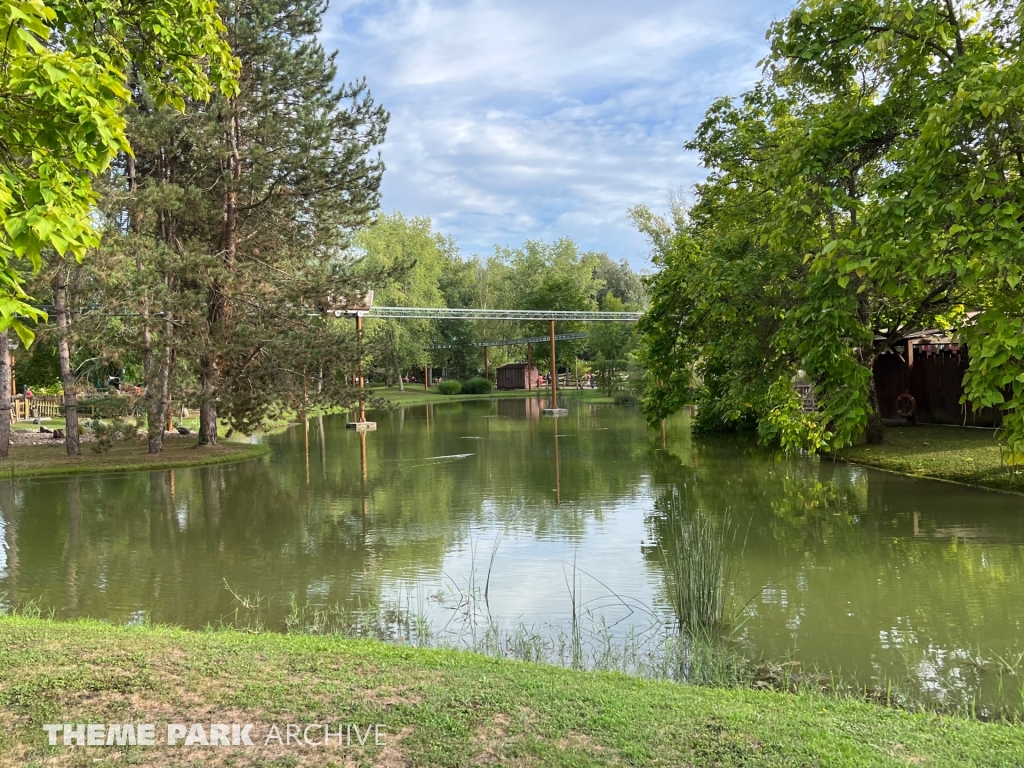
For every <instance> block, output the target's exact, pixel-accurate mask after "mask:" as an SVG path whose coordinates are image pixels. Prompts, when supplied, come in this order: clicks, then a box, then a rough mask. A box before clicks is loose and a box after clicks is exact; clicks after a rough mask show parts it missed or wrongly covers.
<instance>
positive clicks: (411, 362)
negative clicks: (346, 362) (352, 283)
mask: <svg viewBox="0 0 1024 768" xmlns="http://www.w3.org/2000/svg"><path fill="white" fill-rule="evenodd" d="M358 243H359V246H360V248H361V249H362V250H363V252H364V253H365V264H364V266H365V268H366V269H369V270H374V271H376V273H377V274H379V275H385V274H386V275H389V277H388V278H387V280H386V281H385V282H384V283H382V284H378V285H376V286H375V290H374V299H373V300H374V302H375V303H377V304H381V305H384V306H398V307H443V306H444V297H443V296H442V295H441V290H440V278H441V273H442V270H443V269H444V263H445V259H446V256H445V249H446V248H450V247H453V246H454V244H452V243H451V242H450V241H447V240H445V239H444V238H442V237H441V236H440V235H437V234H435V233H434V232H433V230H432V228H431V223H430V219H427V218H414V219H407V218H405V217H404V216H403V215H402V214H401V213H398V212H395V213H392V214H387V215H384V216H381V217H380V218H379V219H378V220H377V221H376V222H375V223H374V225H373V226H372V227H369V228H368V229H366V230H364V231H363V232H361V233H360V234H359V237H358ZM367 333H368V335H369V337H370V340H369V344H370V349H371V350H372V352H373V357H372V360H371V363H372V365H373V366H374V367H375V369H376V370H377V371H379V372H380V373H381V374H383V377H384V378H385V380H386V381H387V382H388V383H389V384H390V383H391V382H392V381H397V382H398V387H399V389H401V390H403V391H404V389H405V385H404V384H403V382H402V377H403V371H408V370H409V368H413V369H415V370H419V369H420V368H422V367H423V365H425V363H426V361H427V353H426V351H425V350H424V347H426V346H429V345H430V344H431V342H432V341H433V337H434V329H433V325H432V323H431V321H430V320H373V321H372V322H371V323H369V324H368V327H367ZM392 374H393V375H394V379H392Z"/></svg>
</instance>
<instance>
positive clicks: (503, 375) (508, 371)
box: [497, 363, 538, 389]
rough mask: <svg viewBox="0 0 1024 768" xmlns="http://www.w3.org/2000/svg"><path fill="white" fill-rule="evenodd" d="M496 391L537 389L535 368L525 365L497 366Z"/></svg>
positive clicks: (508, 364)
mask: <svg viewBox="0 0 1024 768" xmlns="http://www.w3.org/2000/svg"><path fill="white" fill-rule="evenodd" d="M497 374H498V389H537V378H538V376H537V368H536V367H535V366H532V365H527V364H526V363H506V364H505V365H501V366H498V370H497Z"/></svg>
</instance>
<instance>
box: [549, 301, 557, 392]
mask: <svg viewBox="0 0 1024 768" xmlns="http://www.w3.org/2000/svg"><path fill="white" fill-rule="evenodd" d="M549 322H550V326H549V328H550V330H551V407H552V408H557V407H558V369H557V368H555V321H554V320H551V321H549Z"/></svg>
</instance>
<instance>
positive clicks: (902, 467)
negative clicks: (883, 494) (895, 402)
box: [839, 426, 1024, 492]
mask: <svg viewBox="0 0 1024 768" xmlns="http://www.w3.org/2000/svg"><path fill="white" fill-rule="evenodd" d="M839 457H840V458H842V459H845V460H847V461H850V462H853V463H855V464H864V465H866V466H869V467H878V468H879V469H887V470H890V471H892V472H900V473H902V474H906V475H913V476H915V477H928V478H934V479H937V480H951V481H953V482H957V483H965V484H967V485H977V486H980V487H983V488H992V489H995V490H1000V491H1018V492H1024V472H1018V473H1016V474H1014V473H1012V472H1011V471H1010V469H1009V468H1008V467H1007V466H1006V464H1005V463H1004V462H1003V460H1002V454H1001V452H1000V450H999V442H998V441H997V440H996V436H995V432H994V431H993V430H988V429H963V428H960V427H939V426H917V427H888V428H886V430H885V442H883V443H882V444H881V445H858V446H854V447H852V448H847V449H845V450H843V451H842V452H841V453H840V454H839Z"/></svg>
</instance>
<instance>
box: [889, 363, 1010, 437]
mask: <svg viewBox="0 0 1024 768" xmlns="http://www.w3.org/2000/svg"><path fill="white" fill-rule="evenodd" d="M967 361H968V358H967V351H966V349H964V348H963V347H961V348H960V349H959V350H957V351H950V350H949V349H940V350H936V351H934V352H930V353H929V352H926V351H924V350H922V349H921V348H916V349H915V350H914V367H913V369H911V368H910V367H909V366H908V365H907V363H906V362H905V361H904V360H903V358H902V357H901V356H900V355H896V354H892V353H890V354H885V355H880V356H879V357H878V359H877V360H876V361H875V387H876V389H877V390H878V403H879V407H880V409H881V411H882V418H884V419H897V418H899V417H898V416H897V415H896V398H898V397H899V396H900V395H901V394H903V393H904V392H906V391H907V390H908V389H909V390H910V394H912V395H913V396H914V399H915V400H917V421H918V422H919V423H923V424H963V425H967V426H975V427H996V426H999V425H1000V423H1001V422H1002V416H1001V414H1000V413H999V411H998V410H997V409H995V408H983V409H981V410H980V411H977V412H975V411H974V410H973V409H972V408H971V407H970V406H969V405H961V404H960V396H961V395H963V392H964V390H963V378H964V372H965V371H966V370H967Z"/></svg>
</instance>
